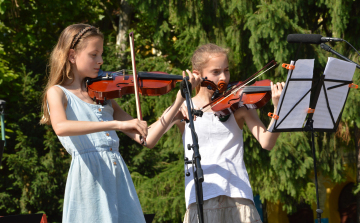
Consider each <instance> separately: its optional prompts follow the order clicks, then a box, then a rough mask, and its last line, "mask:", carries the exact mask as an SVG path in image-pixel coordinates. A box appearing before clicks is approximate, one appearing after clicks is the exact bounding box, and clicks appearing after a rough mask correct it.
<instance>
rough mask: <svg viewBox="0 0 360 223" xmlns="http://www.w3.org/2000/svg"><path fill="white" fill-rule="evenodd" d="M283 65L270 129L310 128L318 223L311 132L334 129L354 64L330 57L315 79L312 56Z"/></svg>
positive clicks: (318, 213)
mask: <svg viewBox="0 0 360 223" xmlns="http://www.w3.org/2000/svg"><path fill="white" fill-rule="evenodd" d="M291 65H294V66H295V67H292V66H291ZM286 67H288V68H290V70H289V73H288V78H287V80H286V85H285V88H284V90H283V92H282V94H281V96H280V99H279V108H278V111H277V114H276V115H277V116H273V117H274V118H275V121H274V122H273V123H272V125H271V126H270V128H269V131H270V132H295V131H311V141H312V155H313V160H314V175H315V187H316V201H317V209H316V213H317V218H318V222H319V223H320V222H321V213H322V212H323V211H322V210H321V209H320V204H319V194H318V182H317V170H316V156H315V145H314V132H315V131H321V132H335V131H336V129H337V127H338V125H339V122H340V118H341V114H342V112H343V109H344V105H345V102H346V99H347V96H348V94H349V91H350V88H351V87H352V85H351V83H352V77H353V75H354V72H355V68H356V65H355V64H353V63H350V62H346V61H343V60H339V59H335V58H332V57H329V58H328V63H327V65H326V68H325V71H324V74H323V75H322V76H321V77H320V78H317V79H315V78H313V67H314V60H313V59H312V60H298V61H296V64H295V61H291V63H290V65H288V66H286ZM311 92H313V95H312V96H313V98H312V101H311V102H310V96H311ZM335 97H336V101H335ZM309 105H310V106H309ZM306 117H307V120H306V122H305V119H306Z"/></svg>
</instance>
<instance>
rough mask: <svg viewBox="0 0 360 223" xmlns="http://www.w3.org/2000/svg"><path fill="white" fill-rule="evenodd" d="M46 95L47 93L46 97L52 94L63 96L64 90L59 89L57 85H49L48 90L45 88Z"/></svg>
mask: <svg viewBox="0 0 360 223" xmlns="http://www.w3.org/2000/svg"><path fill="white" fill-rule="evenodd" d="M46 95H47V97H48V98H49V97H52V96H55V97H56V96H60V97H63V96H65V93H64V91H63V90H62V89H61V88H59V87H58V86H55V85H54V86H51V87H50V88H49V89H48V90H47V92H46Z"/></svg>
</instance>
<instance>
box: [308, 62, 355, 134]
mask: <svg viewBox="0 0 360 223" xmlns="http://www.w3.org/2000/svg"><path fill="white" fill-rule="evenodd" d="M355 69H356V64H354V63H350V62H347V61H344V60H340V59H336V58H333V57H329V58H328V62H327V64H326V67H325V71H324V75H325V79H335V80H344V81H351V80H352V78H353V75H354V73H355ZM339 84H341V83H337V82H330V81H324V85H325V90H326V93H327V96H328V101H329V106H330V109H331V112H332V114H333V117H334V122H335V123H336V121H337V120H338V118H339V115H340V112H341V110H342V108H343V107H344V104H345V100H346V96H347V92H348V90H349V86H348V85H344V86H341V87H338V88H333V89H330V90H328V89H327V88H329V87H332V86H335V85H339ZM313 120H314V128H321V129H333V128H334V124H333V121H332V119H331V116H330V113H329V109H328V107H327V103H326V99H325V93H324V87H322V89H321V92H320V95H319V100H318V102H317V105H316V108H315V113H314V116H313Z"/></svg>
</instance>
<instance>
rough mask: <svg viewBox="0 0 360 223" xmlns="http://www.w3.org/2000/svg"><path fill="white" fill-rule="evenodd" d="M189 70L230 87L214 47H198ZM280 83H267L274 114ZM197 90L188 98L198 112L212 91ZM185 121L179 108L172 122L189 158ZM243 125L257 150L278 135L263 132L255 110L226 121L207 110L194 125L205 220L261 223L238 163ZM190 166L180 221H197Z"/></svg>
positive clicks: (223, 56)
mask: <svg viewBox="0 0 360 223" xmlns="http://www.w3.org/2000/svg"><path fill="white" fill-rule="evenodd" d="M192 69H193V70H192V72H193V73H194V74H196V75H200V76H201V77H207V78H208V80H211V81H213V82H214V83H216V84H217V83H218V82H219V81H225V82H226V83H229V80H230V73H229V65H228V57H227V50H225V49H223V48H221V47H219V46H217V45H214V44H206V45H203V46H200V47H199V48H198V49H197V50H196V51H195V52H194V55H193V57H192ZM284 85H285V83H284V82H283V83H276V84H273V83H271V90H272V101H273V104H274V114H276V110H277V105H278V101H279V97H280V94H281V91H282V89H283V87H284ZM197 92H198V93H197V94H196V96H195V97H193V98H192V100H193V103H194V106H195V107H197V108H201V107H203V106H205V105H206V104H208V103H210V102H211V96H212V95H213V93H214V91H212V90H209V89H208V88H206V87H198V89H197ZM187 117H188V114H187V108H186V106H185V104H183V106H182V107H181V108H180V112H179V113H178V114H177V115H176V116H175V118H174V119H173V122H172V124H176V125H177V126H178V128H179V129H180V131H181V133H182V134H183V137H182V138H183V145H184V150H185V156H186V157H188V158H189V159H191V158H192V153H193V151H192V150H188V149H187V144H192V143H193V142H192V137H191V132H190V129H189V128H188V127H187V125H188V124H186V123H185V122H181V120H182V119H184V118H187ZM245 123H246V125H247V126H248V128H249V129H250V131H251V132H252V134H253V135H254V137H255V138H256V139H257V140H258V141H259V143H260V144H261V146H262V148H264V149H266V150H271V149H272V148H273V147H274V145H275V142H276V139H277V138H278V136H279V133H271V132H268V131H267V129H266V127H265V126H264V124H263V123H262V122H261V120H260V119H259V117H258V114H257V112H256V110H254V109H249V110H248V109H246V108H245V107H241V108H240V109H238V110H236V111H235V113H234V114H231V115H230V117H229V119H228V120H226V121H225V122H221V121H219V118H218V117H216V116H214V114H213V112H212V111H210V112H204V114H203V116H202V117H197V118H196V119H195V121H194V125H195V130H196V133H197V135H198V143H199V150H200V155H201V166H202V168H203V171H204V182H203V198H204V222H207V223H208V222H261V220H260V216H259V214H258V213H257V210H256V208H255V206H254V203H253V194H252V190H251V186H250V182H249V177H248V174H247V171H246V167H245V163H244V159H243V156H244V149H243V136H242V134H243V127H244V124H245ZM270 124H271V123H270ZM190 166H191V165H189V172H190V174H191V176H189V177H185V199H186V207H187V211H186V214H185V219H184V222H197V221H198V220H197V206H196V203H195V202H196V197H195V188H194V183H193V176H192V169H191V167H190Z"/></svg>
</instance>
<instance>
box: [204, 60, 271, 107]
mask: <svg viewBox="0 0 360 223" xmlns="http://www.w3.org/2000/svg"><path fill="white" fill-rule="evenodd" d="M275 65H276V64H274V65H272V66H271V67H269V68H268V69H267V70H265V71H263V72H262V73H260V74H258V75H257V76H255V77H254V78H252V79H251V80H249V81H248V82H246V83H245V84H243V85H240V86H239V87H237V88H235V89H233V90H231V92H230V94H228V95H227V96H225V97H224V98H223V99H221V100H219V101H218V102H216V103H215V104H214V105H213V106H211V107H208V108H207V109H205V110H204V111H203V112H206V111H207V110H209V109H211V108H213V107H214V106H216V105H218V104H219V103H220V102H222V101H224V100H225V99H226V98H228V97H229V96H230V95H232V94H234V93H236V92H238V91H239V90H240V89H242V88H243V87H245V85H247V84H248V83H250V82H251V81H253V80H255V79H256V78H258V77H259V76H261V75H263V74H264V73H265V72H267V71H268V70H270V69H271V68H273V67H274V66H275ZM200 110H203V108H201V109H200Z"/></svg>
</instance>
